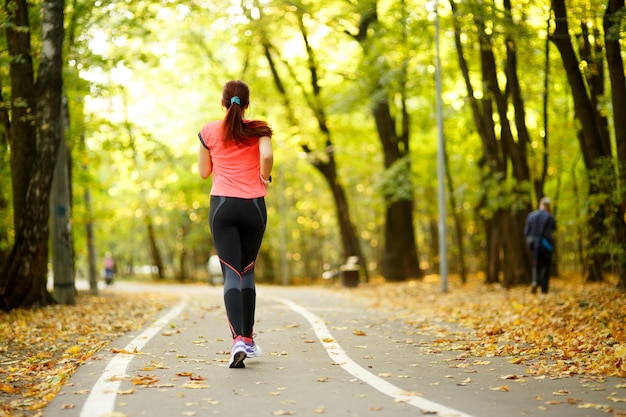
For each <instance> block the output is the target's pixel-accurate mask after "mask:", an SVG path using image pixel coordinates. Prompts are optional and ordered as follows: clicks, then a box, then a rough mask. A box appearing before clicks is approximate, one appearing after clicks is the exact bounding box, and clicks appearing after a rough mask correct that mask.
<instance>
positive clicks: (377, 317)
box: [43, 282, 626, 417]
mask: <svg viewBox="0 0 626 417" xmlns="http://www.w3.org/2000/svg"><path fill="white" fill-rule="evenodd" d="M102 291H107V292H108V291H126V292H129V291H130V292H135V293H136V294H137V296H141V294H142V293H143V292H156V291H167V292H169V293H174V294H177V295H178V296H179V297H178V301H175V302H172V304H171V305H170V306H168V307H167V308H166V309H164V310H163V311H162V312H161V313H160V315H159V316H157V317H155V318H154V320H153V321H152V322H151V323H149V324H148V325H146V326H145V327H144V328H142V329H141V330H138V331H136V332H132V333H129V334H127V335H125V336H123V337H121V338H120V339H119V340H117V341H115V342H114V343H112V344H110V345H109V346H107V348H105V349H103V350H102V351H100V352H98V353H97V354H95V355H94V356H93V357H92V358H90V359H89V360H88V361H87V362H86V363H85V364H83V365H82V366H81V367H80V368H79V369H78V370H77V371H76V373H75V374H74V375H73V376H72V377H71V379H70V380H69V382H68V383H67V384H65V386H64V387H63V388H62V389H61V391H60V392H59V394H58V395H57V396H56V397H55V398H54V399H53V400H52V401H51V402H50V403H49V404H48V406H47V407H46V408H45V409H44V410H43V416H44V417H123V416H127V417H139V416H150V417H161V416H163V417H177V416H228V417H234V416H239V417H257V416H290V415H295V416H316V415H328V416H332V417H342V416H346V417H356V416H359V417H360V416H385V417H404V416H423V415H435V416H440V417H453V416H456V417H509V416H529V415H538V416H546V417H556V416H559V417H561V416H567V417H586V416H590V417H595V416H598V417H600V416H602V417H606V416H607V415H612V414H613V412H611V411H610V410H611V409H620V408H621V409H626V406H624V403H619V402H618V403H616V402H615V401H616V399H619V398H620V397H621V398H622V399H624V398H625V397H626V389H624V388H621V387H620V385H622V386H623V385H624V384H625V383H626V380H625V379H623V378H593V377H584V376H576V377H566V378H558V379H552V378H548V377H532V376H527V375H526V368H525V366H524V365H516V364H513V363H511V362H510V359H511V358H501V357H500V358H496V357H491V358H472V357H468V356H467V355H465V354H463V353H462V352H458V351H456V352H455V351H452V352H447V351H442V350H441V349H438V348H437V343H436V341H437V339H438V338H440V337H441V327H440V326H441V325H442V323H438V326H437V328H438V329H439V330H437V331H434V330H433V331H429V329H428V326H421V327H420V329H416V327H415V326H414V325H413V326H410V325H408V324H406V323H405V321H404V320H402V319H401V318H400V317H402V315H397V314H394V313H392V312H383V311H379V310H375V309H371V308H367V307H366V304H367V303H365V302H364V301H363V300H362V299H359V298H358V297H356V296H355V294H354V290H352V289H347V288H341V287H332V288H321V287H315V288H309V287H293V288H292V287H272V286H259V287H257V323H256V326H255V328H256V332H257V338H256V340H257V343H259V345H260V346H261V347H262V349H263V356H261V357H260V358H252V359H247V360H246V361H245V364H246V367H245V369H230V368H229V367H228V360H229V357H230V356H229V351H230V345H231V342H230V340H229V339H230V334H229V331H228V327H227V324H226V318H225V312H224V307H223V301H222V289H221V288H220V287H210V286H208V285H207V286H182V285H181V286H165V287H164V286H147V285H138V284H129V283H124V282H119V283H116V284H115V285H114V286H113V287H112V288H107V289H102ZM357 291H358V290H357ZM414 319H415V318H414ZM421 320H423V321H426V322H427V321H428V318H427V317H425V318H421ZM452 330H453V329H452V328H451V331H452ZM620 405H621V407H620ZM616 415H617V414H616ZM620 415H621V414H620Z"/></svg>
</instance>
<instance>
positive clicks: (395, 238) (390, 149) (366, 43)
mask: <svg viewBox="0 0 626 417" xmlns="http://www.w3.org/2000/svg"><path fill="white" fill-rule="evenodd" d="M405 6H406V5H405V4H404V3H402V7H403V9H402V19H400V22H399V24H400V25H405V24H407V19H406V16H405V15H404V12H405V9H404V7H405ZM377 8H378V2H377V1H376V0H368V1H364V2H358V3H357V5H356V10H355V11H356V13H357V15H358V16H359V22H358V27H357V30H356V32H350V31H346V32H347V33H348V34H349V35H350V36H351V37H352V38H353V39H355V40H356V41H357V42H358V43H359V45H360V46H361V48H362V50H363V53H364V59H365V63H364V65H363V68H366V69H367V72H368V74H369V77H371V79H372V85H371V86H369V88H370V106H371V107H370V108H371V114H372V116H373V118H374V121H375V123H376V129H377V132H378V138H379V140H380V143H381V145H382V150H383V154H384V164H385V169H387V174H388V177H389V178H388V181H386V183H387V187H391V188H401V189H402V190H405V192H403V193H395V192H392V193H389V194H387V195H386V211H385V249H384V253H383V259H382V266H381V270H382V275H383V276H384V277H385V278H386V279H387V280H389V281H403V280H406V279H409V278H421V277H422V274H423V272H422V270H421V269H420V266H419V262H418V256H417V243H416V239H415V227H414V223H413V206H414V195H413V186H412V180H411V176H410V175H406V174H408V173H410V172H411V161H410V146H409V144H410V141H409V139H410V136H411V132H410V120H409V112H408V110H407V106H406V101H407V98H408V97H407V90H406V82H407V78H408V76H407V73H406V63H405V64H403V65H402V66H401V69H400V71H399V74H395V76H394V77H392V78H393V82H391V83H390V82H388V79H389V76H390V73H391V72H392V71H391V68H390V67H388V66H385V65H384V64H383V65H381V64H380V62H383V61H384V60H381V59H380V56H379V53H384V52H383V51H384V50H388V45H389V43H390V42H391V40H390V39H388V38H386V37H385V33H386V32H387V29H386V28H385V27H384V26H383V25H382V23H381V22H379V19H378V11H377ZM402 33H403V34H405V32H404V31H403V32H402ZM405 41H406V39H405ZM376 44H377V45H378V46H376ZM383 45H385V46H384V47H383ZM364 78H368V77H364ZM394 96H397V97H399V102H400V105H399V108H396V107H395V106H394V103H395V102H396V100H394Z"/></svg>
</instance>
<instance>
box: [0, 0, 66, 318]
mask: <svg viewBox="0 0 626 417" xmlns="http://www.w3.org/2000/svg"><path fill="white" fill-rule="evenodd" d="M64 6H65V2H64V1H63V0H44V1H43V2H42V5H41V8H42V17H41V29H42V33H41V38H42V51H41V59H40V62H39V72H38V77H37V112H36V114H37V147H36V149H37V155H38V157H37V159H36V163H35V165H34V167H33V171H32V176H31V177H30V181H29V186H28V191H27V193H26V205H25V208H26V210H25V211H24V212H23V213H22V214H23V217H22V218H21V221H20V225H19V227H18V228H17V233H16V237H15V243H14V245H13V248H12V250H11V255H10V256H9V260H8V265H7V267H6V268H5V270H4V271H3V273H2V274H1V275H2V279H3V281H2V282H1V283H0V308H2V309H4V310H10V309H13V308H16V307H33V306H41V305H45V304H48V303H49V302H51V301H52V298H51V297H50V294H48V292H47V290H46V278H47V266H48V237H49V228H48V220H49V211H50V206H49V204H50V187H51V184H52V176H53V172H54V164H55V160H56V157H57V152H58V148H59V142H60V139H61V93H62V85H63V78H62V72H61V70H62V51H63V36H64V29H63V16H64ZM28 33H30V32H28ZM12 133H13V132H12ZM12 139H13V141H14V142H19V141H20V140H24V138H21V137H19V136H16V135H15V136H12ZM22 168H23V167H22Z"/></svg>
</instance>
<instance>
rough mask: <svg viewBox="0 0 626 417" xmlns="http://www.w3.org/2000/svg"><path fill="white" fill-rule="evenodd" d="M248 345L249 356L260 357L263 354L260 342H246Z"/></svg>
mask: <svg viewBox="0 0 626 417" xmlns="http://www.w3.org/2000/svg"><path fill="white" fill-rule="evenodd" d="M245 345H246V356H247V357H248V358H258V357H259V356H261V355H262V354H263V351H262V350H261V346H259V345H258V343H255V342H252V345H249V344H247V343H245Z"/></svg>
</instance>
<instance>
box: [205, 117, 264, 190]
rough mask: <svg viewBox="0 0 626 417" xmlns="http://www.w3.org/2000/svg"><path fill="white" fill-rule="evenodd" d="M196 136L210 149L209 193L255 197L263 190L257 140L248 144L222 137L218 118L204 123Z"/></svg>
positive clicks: (220, 122)
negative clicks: (211, 166) (210, 175)
mask: <svg viewBox="0 0 626 417" xmlns="http://www.w3.org/2000/svg"><path fill="white" fill-rule="evenodd" d="M198 136H199V137H200V140H201V142H202V144H203V145H204V147H205V148H207V149H209V152H210V153H211V162H212V163H213V185H212V186H211V195H215V196H221V197H238V198H258V197H264V196H265V195H266V194H267V189H266V188H265V185H264V184H263V181H261V162H260V159H259V141H258V140H256V141H254V142H253V144H251V145H243V144H237V143H235V142H233V141H228V140H225V139H224V129H223V128H222V121H221V120H218V121H214V122H209V123H207V124H205V125H204V126H203V127H202V130H201V131H200V133H199V134H198Z"/></svg>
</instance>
